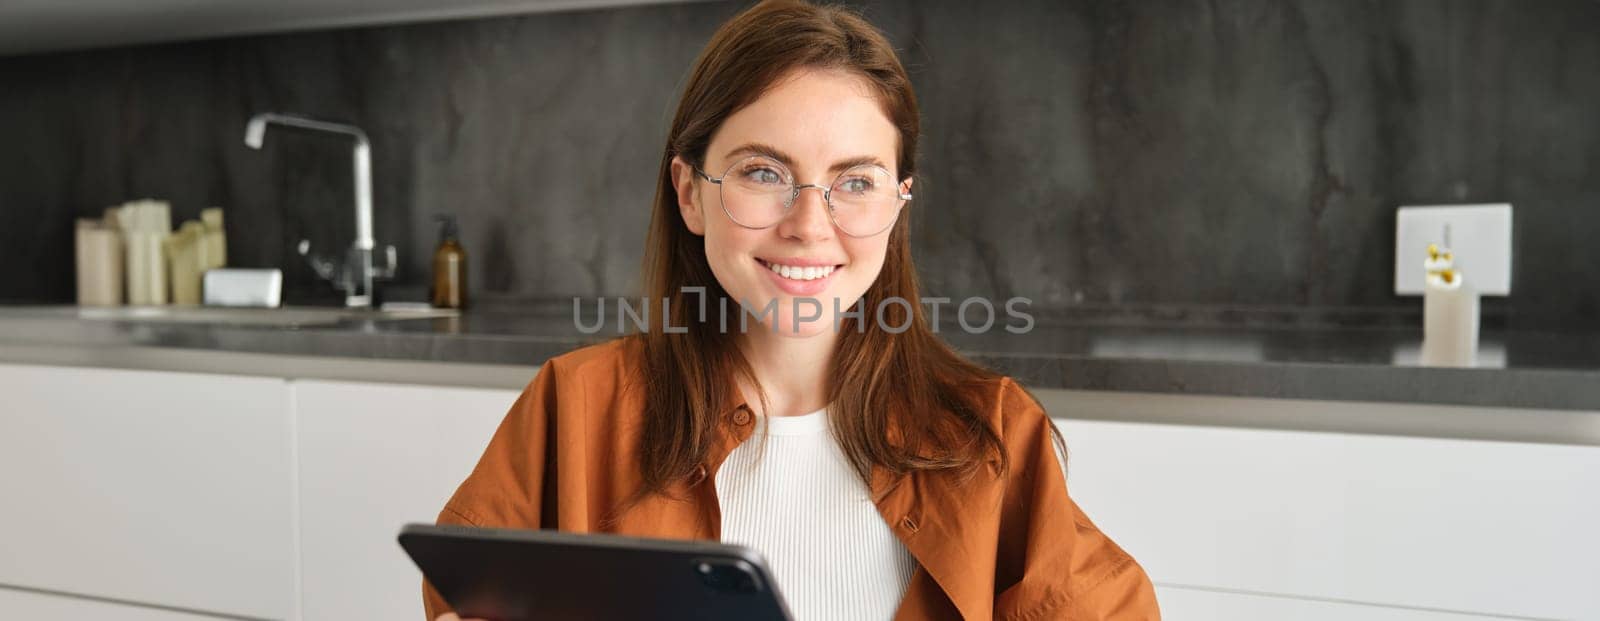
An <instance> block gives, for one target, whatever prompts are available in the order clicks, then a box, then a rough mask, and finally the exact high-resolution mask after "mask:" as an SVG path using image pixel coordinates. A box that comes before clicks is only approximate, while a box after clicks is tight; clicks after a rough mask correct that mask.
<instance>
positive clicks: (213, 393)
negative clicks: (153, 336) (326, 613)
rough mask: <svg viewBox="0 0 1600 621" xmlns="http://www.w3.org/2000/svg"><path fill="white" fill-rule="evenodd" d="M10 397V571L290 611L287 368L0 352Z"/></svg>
mask: <svg viewBox="0 0 1600 621" xmlns="http://www.w3.org/2000/svg"><path fill="white" fill-rule="evenodd" d="M0 395H4V396H5V399H4V405H3V406H0V408H3V414H0V499H3V503H4V511H0V585H7V586H16V587H26V588H33V589H45V590H50V591H59V592H64V593H69V594H81V595H88V596H94V597H102V598H110V599H115V600H123V601H128V602H138V603H146V604H156V605H162V606H170V607H176V608H183V609H188V610H193V611H200V612H207V613H216V614H228V615H237V616H247V617H259V618H275V619H282V618H288V617H289V616H291V614H292V610H293V608H294V591H293V589H294V577H293V573H294V561H293V550H294V533H293V526H292V524H293V507H292V500H291V494H292V488H291V485H290V482H291V467H292V463H291V459H290V450H291V449H290V441H291V438H290V428H289V423H290V416H289V402H288V387H287V383H286V382H285V381H284V380H281V379H271V378H257V377H238V376H227V375H203V374H192V373H173V372H148V371H129V370H112V369H91V368H70V367H47V366H22V365H0ZM10 597H11V598H12V599H16V598H17V597H18V596H17V595H16V594H15V593H12V594H11V595H10ZM47 601H51V602H53V601H54V600H47ZM55 603H59V602H55ZM40 605H49V604H40ZM137 614H139V613H133V612H129V617H128V618H145V617H137V616H135V615H137ZM5 616H6V617H7V618H26V617H16V616H15V615H12V614H11V612H10V611H7V612H6V613H5ZM45 618H51V617H48V616H47V617H45ZM55 618H59V617H55Z"/></svg>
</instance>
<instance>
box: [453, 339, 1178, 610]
mask: <svg viewBox="0 0 1600 621" xmlns="http://www.w3.org/2000/svg"><path fill="white" fill-rule="evenodd" d="M642 360H643V350H642V344H641V343H640V342H639V341H638V340H637V339H633V338H623V339H617V340H613V341H610V342H606V343H602V344H599V345H593V346H589V347H585V348H582V349H579V350H576V351H573V352H569V353H567V354H563V355H561V356H558V357H556V358H553V359H551V360H549V361H548V362H546V363H545V364H544V366H543V367H542V368H541V369H540V370H539V373H538V374H537V375H536V376H535V377H534V379H533V381H532V382H531V383H530V384H529V385H528V388H527V389H526V390H524V391H523V393H522V396H521V397H519V398H518V399H517V402H516V403H515V404H514V405H512V407H511V411H510V413H509V414H507V415H506V418H505V420H504V421H503V422H502V423H501V424H500V428H499V429H498V430H497V431H496V432H495V434H494V437H493V438H492V439H491V440H490V441H489V446H488V448H487V449H486V450H485V451H484V453H483V457H482V458H481V459H480V460H479V462H478V465H477V467H476V468H474V469H473V471H472V474H471V475H469V476H468V477H467V479H466V481H464V482H462V484H461V486H460V488H459V489H457V490H456V493H455V495H454V496H452V497H451V498H450V500H449V502H447V503H446V504H445V506H444V509H443V510H442V511H441V512H440V514H439V523H440V524H462V525H469V526H481V527H495V528H554V529H559V530H563V531H568V532H578V533H583V532H607V533H614V534H623V535H631V536H637V537H658V538H671V539H704V540H711V541H716V540H719V539H720V537H721V521H722V513H721V508H720V507H719V505H718V501H717V495H716V490H715V489H714V487H713V486H714V482H715V474H716V472H717V468H718V467H719V466H721V465H722V462H723V460H724V459H725V458H726V457H727V456H728V454H729V453H730V452H732V451H733V449H734V448H735V447H737V446H739V445H740V444H741V443H743V442H744V441H745V440H747V439H749V438H750V436H751V435H752V432H753V428H754V425H752V416H751V414H750V408H749V407H748V405H747V404H746V403H744V402H743V401H732V402H729V403H725V404H722V407H721V408H720V411H721V412H722V414H723V416H722V421H723V424H722V425H721V426H720V428H719V433H718V440H717V442H715V443H714V444H713V447H712V450H711V451H710V452H709V454H708V455H707V456H706V459H705V461H704V462H703V463H702V464H701V466H700V467H699V468H697V469H696V471H695V474H694V476H691V477H689V478H688V479H687V480H684V481H680V482H678V483H675V484H674V485H673V487H672V488H671V490H670V491H672V492H673V495H674V496H677V497H678V498H677V499H674V498H669V497H667V496H665V495H656V496H652V497H650V498H647V499H645V500H644V501H642V502H640V503H639V504H637V505H635V506H634V507H633V508H631V509H629V510H628V511H627V512H625V513H623V514H622V515H621V516H619V517H618V519H617V520H616V521H615V522H614V523H602V520H603V519H604V518H605V517H607V512H608V511H610V510H611V509H612V508H613V507H614V506H617V504H618V503H620V502H621V501H622V500H623V499H624V498H625V497H627V496H628V494H629V493H631V492H632V491H633V490H635V489H637V488H638V486H639V484H640V475H639V472H638V462H637V461H636V459H635V455H636V453H637V451H638V445H639V433H640V428H641V424H640V423H641V418H642V416H643V413H644V394H643V392H642V382H641V381H640V378H642V377H643V376H642V370H641V368H640V366H639V363H640V361H642ZM974 390H977V391H979V393H977V394H979V395H981V397H982V403H985V404H987V405H986V407H985V408H984V410H983V412H984V413H985V414H987V416H988V419H989V423H990V424H991V425H992V426H993V427H994V428H995V429H996V430H997V431H998V432H999V434H1000V437H1001V438H1002V439H1003V440H1004V443H1005V447H1006V450H1007V451H1009V456H1010V459H1011V467H1010V469H1009V471H1008V472H1007V473H1006V475H1005V476H1004V477H1003V478H1001V477H997V476H995V475H994V473H996V472H998V469H997V468H996V467H995V466H994V465H993V462H991V465H990V466H989V468H988V469H987V474H984V473H980V474H979V475H977V476H974V477H973V478H972V479H971V480H970V481H969V482H968V483H966V484H965V485H958V484H957V483H956V482H955V481H954V480H953V477H952V476H951V475H949V474H947V473H943V472H926V471H924V472H915V473H912V474H908V475H901V476H896V475H893V474H892V473H890V472H888V471H887V470H885V469H884V468H882V467H874V468H873V473H872V482H871V489H872V491H873V492H874V496H875V497H878V498H880V499H879V500H878V501H877V507H878V512H879V514H880V515H882V516H883V519H884V520H885V521H886V522H887V523H888V524H889V525H890V527H891V529H892V530H893V531H894V534H895V536H896V537H898V538H899V539H900V541H901V542H902V543H903V544H904V545H905V546H906V549H908V550H909V551H910V552H911V554H912V556H914V557H916V559H917V565H918V567H917V569H916V571H915V573H914V574H913V575H912V577H911V582H910V584H909V585H908V586H907V588H906V591H905V594H904V596H903V598H902V599H901V602H900V606H899V608H898V610H897V611H896V613H895V616H894V619H896V620H908V619H969V620H977V619H984V620H987V619H1018V620H1022V619H1028V620H1042V619H1084V620H1091V619H1095V620H1098V619H1141V620H1142V619H1159V618H1160V613H1159V612H1158V611H1157V607H1156V598H1155V591H1154V589H1153V587H1152V586H1151V584H1150V579H1149V578H1148V577H1147V576H1146V575H1145V572H1144V570H1143V568H1141V567H1140V566H1139V564H1138V563H1137V562H1135V561H1134V560H1133V558H1132V557H1130V556H1128V554H1127V553H1126V552H1124V551H1123V550H1122V548H1120V547H1118V546H1117V545H1116V544H1115V543H1113V542H1112V541H1111V539H1109V538H1107V537H1106V536H1105V535H1104V534H1103V533H1101V532H1100V530H1099V529H1097V528H1096V527H1095V525H1094V524H1093V523H1092V522H1090V521H1089V518H1088V516H1086V515H1084V513H1083V511H1082V510H1081V509H1079V508H1078V505H1077V504H1076V503H1074V502H1073V501H1072V499H1071V498H1070V497H1068V496H1067V486H1066V481H1065V480H1064V478H1063V476H1062V472H1061V469H1060V463H1059V462H1058V461H1057V458H1056V453H1055V450H1054V448H1053V447H1054V444H1053V442H1052V438H1051V434H1050V432H1049V425H1048V419H1047V417H1046V414H1045V412H1044V411H1043V410H1042V409H1041V408H1040V407H1039V406H1038V404H1037V403H1035V402H1034V400H1033V399H1032V398H1031V397H1029V396H1028V395H1027V393H1025V392H1024V391H1023V390H1022V389H1021V388H1020V387H1018V386H1017V385H1016V384H1015V383H1014V382H1012V381H1011V379H1010V378H1003V379H1000V380H996V381H993V382H988V383H986V384H985V385H983V386H981V387H975V388H974ZM731 392H733V393H734V394H737V393H738V391H731ZM890 433H891V434H893V433H894V431H893V430H892V429H891V430H890ZM891 437H892V436H891ZM885 492H886V493H885ZM423 602H424V605H425V607H426V611H427V615H428V616H427V618H428V619H433V618H434V617H436V616H437V615H439V614H442V613H444V612H446V611H449V610H450V607H449V605H448V604H446V603H445V602H444V600H443V598H441V597H440V596H439V594H438V592H437V591H435V590H434V589H433V587H432V585H430V584H428V583H427V582H426V581H424V583H423Z"/></svg>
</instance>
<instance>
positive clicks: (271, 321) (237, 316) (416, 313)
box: [61, 306, 459, 326]
mask: <svg viewBox="0 0 1600 621" xmlns="http://www.w3.org/2000/svg"><path fill="white" fill-rule="evenodd" d="M61 308H63V309H64V310H66V311H70V312H73V313H76V317H77V318H78V319H88V320H101V321H132V322H161V323H204V324H223V325H237V326H317V325H332V324H336V323H339V322H341V321H397V320H405V319H432V318H436V317H454V316H456V315H458V314H459V313H458V311H455V310H451V309H432V308H430V309H418V310H412V309H405V310H370V309H360V308H349V309H346V308H320V307H314V306H285V307H282V308H225V307H217V306H110V307H88V306H84V307H77V306H69V307H61Z"/></svg>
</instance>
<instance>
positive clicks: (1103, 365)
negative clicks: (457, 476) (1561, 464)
mask: <svg viewBox="0 0 1600 621" xmlns="http://www.w3.org/2000/svg"><path fill="white" fill-rule="evenodd" d="M518 308H519V310H518V311H517V312H510V311H508V310H506V309H505V308H504V307H502V308H501V309H499V310H487V311H469V312H467V313H463V314H461V315H459V316H452V317H435V318H424V319H404V320H373V319H368V318H360V317H348V318H343V319H340V320H338V321H336V322H331V323H325V324H318V325H298V326H247V325H228V324H221V323H213V322H197V321H186V322H166V321H149V320H108V319H84V318H81V317H80V316H79V309H78V308H77V307H73V306H0V351H3V350H4V348H5V347H6V346H7V345H13V346H31V347H80V348H82V347H89V348H94V347H152V348H168V349H174V348H175V349H192V350H207V351H222V352H241V353H260V354H283V355H295V356H316V357H334V358H343V359H349V358H359V359H371V360H384V361H391V362H392V361H420V362H435V363H438V362H444V363H475V364H488V365H517V366H530V367H531V366H534V365H538V364H540V363H542V362H543V361H545V360H546V359H548V358H550V357H552V356H555V355H558V354H560V353H563V352H566V351H569V350H571V349H574V348H576V347H579V346H582V345H584V344H587V343H592V342H597V341H600V340H604V339H606V338H610V337H613V336H616V335H617V333H618V332H617V330H616V329H615V328H614V327H613V326H614V325H615V324H613V325H612V326H608V327H607V328H606V329H604V330H602V331H601V332H599V333H597V334H593V335H585V334H582V333H581V332H580V331H579V330H578V329H577V327H576V325H575V323H574V320H573V315H572V308H571V301H570V298H568V299H567V300H565V301H544V302H541V303H537V304H529V305H523V306H519V307H518ZM586 312H592V310H590V311H586ZM1412 319H1414V317H1409V316H1404V315H1402V316H1399V317H1398V318H1397V317H1396V316H1395V315H1393V314H1392V313H1391V314H1381V315H1376V316H1373V317H1361V316H1355V317H1352V316H1351V315H1350V314H1348V313H1346V314H1344V315H1340V316H1332V315H1328V316H1317V317H1311V318H1309V319H1308V315H1307V314H1305V313H1295V312H1288V311H1242V312H1241V311H1233V310H1225V311H1221V312H1206V313H1193V312H1187V311H1186V312H1182V313H1178V314H1177V315H1173V314H1172V313H1165V314H1164V313H1162V312H1159V311H1157V312H1149V311H1146V312H1141V313H1127V312H1122V311H1117V312H1115V313H1112V312H1107V311H1105V310H1103V309H1101V310H1091V311H1086V312H1076V313H1060V314H1056V315H1048V314H1045V315H1040V316H1037V317H1036V320H1037V321H1036V325H1035V326H1034V328H1033V330H1031V331H1030V332H1029V333H1027V334H1012V333H1009V332H1007V331H1005V330H1004V329H1001V325H1000V324H997V325H996V326H995V328H994V329H993V330H991V331H989V332H986V333H983V334H969V333H967V332H965V331H963V330H962V329H961V328H960V327H959V326H958V325H956V324H947V325H942V326H941V329H940V334H941V335H942V336H944V337H945V338H946V339H947V340H948V341H949V342H950V343H952V344H953V345H954V346H955V347H956V348H957V349H959V350H960V351H962V352H964V353H966V354H967V355H969V356H971V357H973V358H974V359H975V360H978V361H979V362H981V363H983V364H986V365H988V366H990V367H992V368H994V369H996V370H998V371H1000V372H1003V373H1006V374H1008V375H1011V376H1013V377H1015V378H1017V379H1018V380H1020V381H1022V382H1023V383H1024V384H1026V385H1028V386H1030V387H1033V388H1059V389H1074V390H1095V391H1120V392H1140V393H1165V394H1196V395H1221V396H1237V397H1262V398H1283V399H1315V400H1333V401H1357V402H1389V403H1417V404H1440V405H1465V406H1484V407H1495V408H1518V409H1520V408H1534V409H1559V410H1586V411H1597V412H1600V334H1560V333H1536V332H1506V331H1498V330H1494V329H1486V330H1485V332H1484V334H1483V336H1482V339H1481V340H1482V345H1481V347H1480V364H1479V366H1478V367H1476V368H1439V367H1426V366H1420V365H1419V364H1418V363H1417V362H1416V358H1417V350H1418V346H1419V345H1420V341H1421V330H1420V328H1417V327H1413V326H1416V325H1417V323H1419V322H1412V321H1411V320H1412ZM4 358H5V357H4V355H0V360H3V359H4Z"/></svg>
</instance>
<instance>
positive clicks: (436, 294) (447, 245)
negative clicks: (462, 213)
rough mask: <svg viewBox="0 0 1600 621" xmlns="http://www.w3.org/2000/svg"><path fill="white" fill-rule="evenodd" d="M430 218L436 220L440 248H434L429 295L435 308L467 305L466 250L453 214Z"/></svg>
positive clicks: (463, 306)
mask: <svg viewBox="0 0 1600 621" xmlns="http://www.w3.org/2000/svg"><path fill="white" fill-rule="evenodd" d="M433 219H434V220H435V221H437V222H438V223H439V247H438V248H437V249H435V250H434V251H433V288H432V294H431V295H429V296H428V297H429V298H431V301H432V303H433V306H434V307H435V308H466V307H467V251H466V249H464V248H462V247H461V240H460V238H459V235H460V233H459V231H458V230H457V228H456V217H455V216H453V215H450V214H439V215H436V216H434V217H433Z"/></svg>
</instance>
